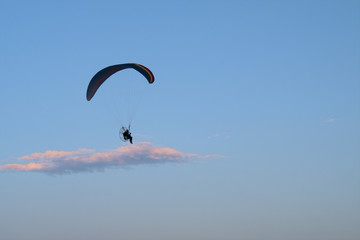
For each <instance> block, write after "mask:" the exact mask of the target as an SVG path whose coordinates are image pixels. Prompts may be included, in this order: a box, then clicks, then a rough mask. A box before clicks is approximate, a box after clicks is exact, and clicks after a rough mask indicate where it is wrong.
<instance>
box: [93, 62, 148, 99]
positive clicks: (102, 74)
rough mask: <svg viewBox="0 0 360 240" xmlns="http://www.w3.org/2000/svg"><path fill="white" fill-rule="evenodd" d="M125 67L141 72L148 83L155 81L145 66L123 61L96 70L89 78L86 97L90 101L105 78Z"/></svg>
mask: <svg viewBox="0 0 360 240" xmlns="http://www.w3.org/2000/svg"><path fill="white" fill-rule="evenodd" d="M127 68H132V69H135V70H136V71H138V72H139V73H141V74H142V75H143V76H144V77H145V78H146V79H147V80H148V82H149V83H150V84H152V83H153V82H154V81H155V78H154V75H153V74H152V72H151V71H150V70H149V69H148V68H147V67H145V66H143V65H140V64H136V63H125V64H117V65H113V66H109V67H106V68H104V69H102V70H100V71H99V72H97V73H96V74H95V75H94V77H93V78H92V79H91V81H90V83H89V86H88V88H87V92H86V99H87V100H88V101H90V100H91V99H92V98H93V97H94V95H95V93H96V91H97V90H98V89H99V87H100V86H101V84H103V83H104V82H105V80H106V79H108V78H109V77H110V76H111V75H113V74H114V73H116V72H118V71H121V70H124V69H127Z"/></svg>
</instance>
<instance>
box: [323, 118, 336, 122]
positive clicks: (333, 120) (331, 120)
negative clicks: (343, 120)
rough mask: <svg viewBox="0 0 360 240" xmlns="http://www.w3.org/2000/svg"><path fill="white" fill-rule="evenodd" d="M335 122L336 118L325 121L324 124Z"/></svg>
mask: <svg viewBox="0 0 360 240" xmlns="http://www.w3.org/2000/svg"><path fill="white" fill-rule="evenodd" d="M335 121H336V118H329V119H326V120H325V122H327V123H333V122H335Z"/></svg>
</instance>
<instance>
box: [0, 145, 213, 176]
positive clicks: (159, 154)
mask: <svg viewBox="0 0 360 240" xmlns="http://www.w3.org/2000/svg"><path fill="white" fill-rule="evenodd" d="M216 157H217V156H215V155H207V156H200V155H198V154H193V153H190V154H189V153H182V152H179V151H177V150H174V149H171V148H157V147H154V146H153V145H152V144H151V143H146V142H144V143H140V144H137V145H131V146H126V147H120V148H117V149H114V150H111V151H108V152H102V153H96V152H95V151H94V150H89V149H80V150H78V151H72V152H64V151H46V152H45V153H33V154H30V155H27V156H23V157H20V158H18V160H22V161H32V162H31V163H22V164H21V163H20V164H19V163H18V164H6V165H0V171H16V172H24V171H25V172H31V171H37V172H46V173H55V174H63V173H76V172H92V171H102V170H105V169H107V168H114V167H128V166H132V165H141V164H152V165H154V164H164V163H184V162H187V161H189V160H195V159H205V158H216ZM33 162H36V163H33Z"/></svg>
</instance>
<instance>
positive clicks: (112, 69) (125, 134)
mask: <svg viewBox="0 0 360 240" xmlns="http://www.w3.org/2000/svg"><path fill="white" fill-rule="evenodd" d="M128 68H132V69H134V70H136V71H138V72H139V73H140V74H142V75H143V76H144V77H145V78H146V80H147V81H148V83H149V84H152V83H154V81H155V77H154V75H153V73H152V72H151V71H150V70H149V69H148V68H147V67H145V66H143V65H140V64H137V63H124V64H117V65H113V66H109V67H106V68H104V69H102V70H100V71H99V72H97V73H96V74H95V75H94V76H93V78H92V79H91V81H90V83H89V85H88V88H87V91H86V99H87V100H88V101H90V100H91V99H92V98H93V97H94V96H95V93H96V92H97V91H98V89H99V88H100V86H101V85H102V84H103V83H104V82H105V81H106V80H107V79H108V78H109V77H110V76H112V75H113V74H115V73H116V72H118V71H121V70H124V69H128ZM119 135H120V138H121V140H123V141H129V142H130V143H131V144H132V143H133V142H132V140H133V137H132V136H131V132H130V125H129V127H128V128H125V127H122V128H121V129H120V133H119Z"/></svg>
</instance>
